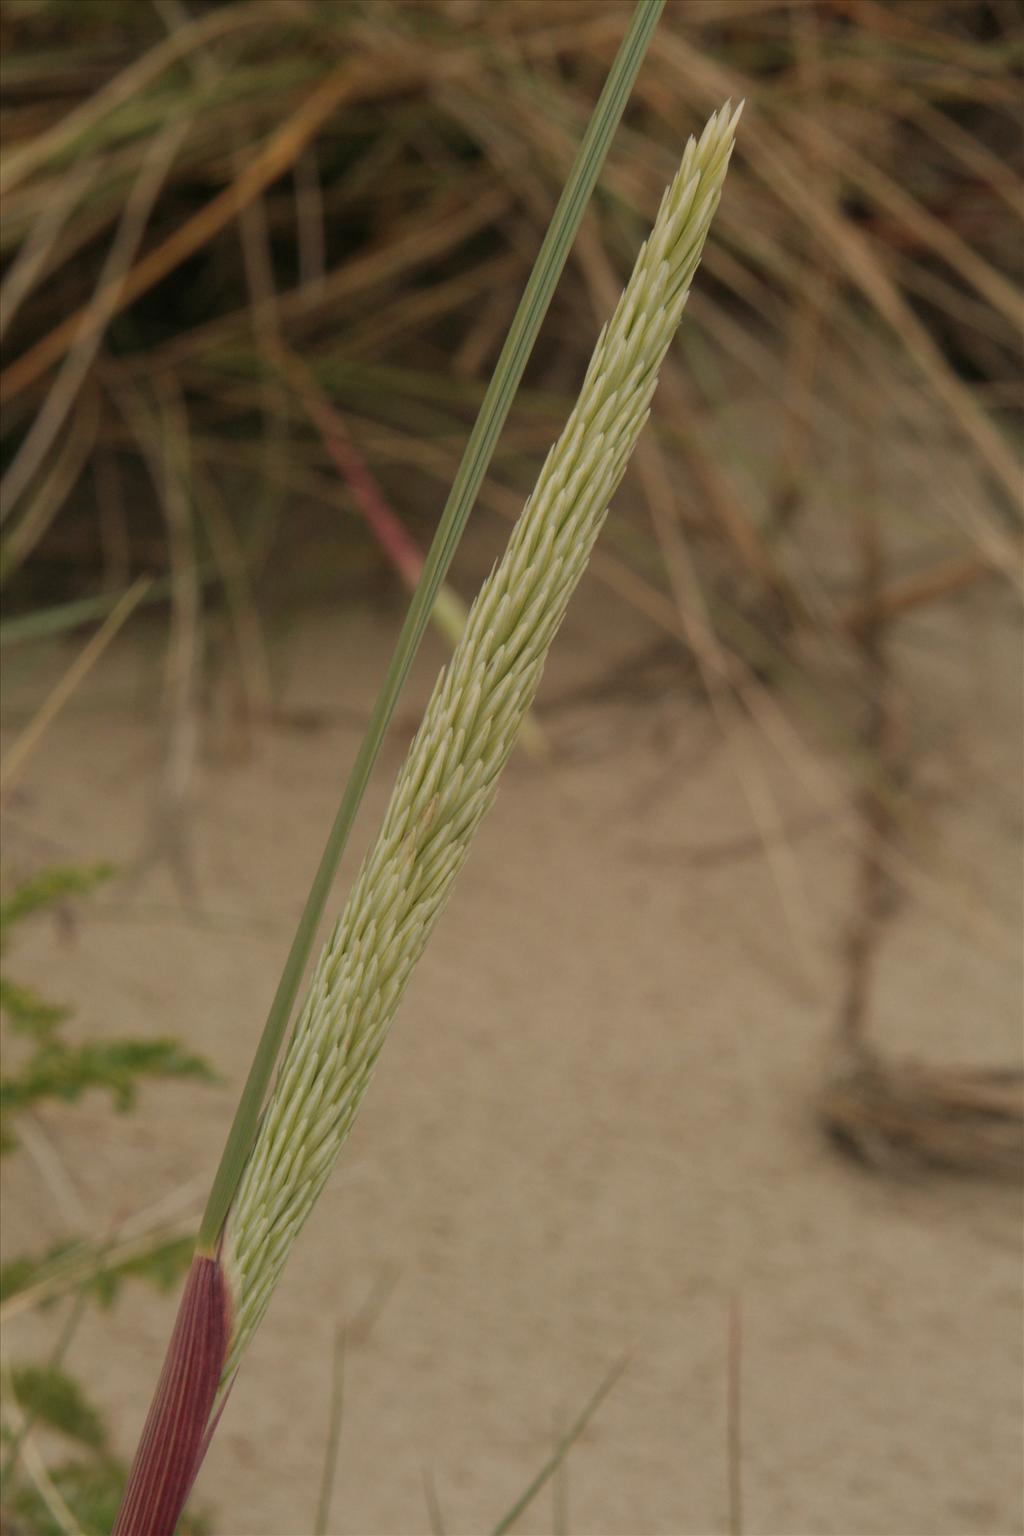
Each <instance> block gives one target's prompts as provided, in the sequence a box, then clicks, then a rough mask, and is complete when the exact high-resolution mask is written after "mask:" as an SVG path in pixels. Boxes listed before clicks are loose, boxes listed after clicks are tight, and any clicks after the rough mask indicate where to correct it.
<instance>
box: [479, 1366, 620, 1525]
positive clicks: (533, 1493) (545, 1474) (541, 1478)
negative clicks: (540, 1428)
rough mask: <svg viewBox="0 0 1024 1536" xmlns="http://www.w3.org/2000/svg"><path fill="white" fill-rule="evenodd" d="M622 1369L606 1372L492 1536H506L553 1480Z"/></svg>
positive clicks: (615, 1367)
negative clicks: (545, 1486)
mask: <svg viewBox="0 0 1024 1536" xmlns="http://www.w3.org/2000/svg"><path fill="white" fill-rule="evenodd" d="M625 1369H626V1361H625V1360H620V1361H619V1364H618V1365H616V1366H613V1367H612V1369H611V1370H610V1371H609V1372H608V1375H607V1376H606V1377H605V1378H604V1380H603V1381H602V1383H601V1385H600V1386H599V1387H598V1389H597V1391H596V1392H595V1393H594V1395H593V1397H592V1398H591V1399H590V1401H589V1402H588V1403H587V1404H586V1406H585V1407H584V1408H583V1409H582V1410H581V1412H580V1413H579V1415H578V1416H577V1418H576V1419H575V1420H574V1422H573V1423H572V1424H571V1425H570V1426H569V1428H568V1429H567V1430H566V1432H565V1434H564V1435H563V1436H562V1438H561V1440H559V1442H558V1444H557V1445H556V1446H555V1449H554V1451H553V1452H552V1454H551V1456H550V1457H549V1458H548V1460H547V1461H546V1462H545V1463H544V1465H543V1466H542V1467H541V1469H540V1471H539V1472H538V1473H537V1476H536V1477H535V1478H534V1479H533V1481H532V1482H531V1483H530V1484H528V1486H527V1487H526V1488H524V1489H523V1491H522V1493H521V1494H520V1495H519V1497H518V1499H516V1501H515V1503H514V1504H513V1505H512V1507H511V1509H509V1510H506V1512H505V1514H504V1515H502V1517H501V1519H500V1520H499V1521H498V1523H497V1525H496V1526H495V1527H494V1530H493V1532H492V1533H491V1536H505V1532H506V1531H509V1530H511V1529H512V1527H513V1525H515V1523H516V1521H517V1520H518V1519H519V1516H520V1515H521V1514H522V1513H523V1510H524V1509H527V1508H528V1507H529V1506H530V1505H531V1504H532V1503H533V1501H534V1499H535V1498H536V1497H537V1495H538V1493H540V1491H541V1489H542V1488H543V1487H544V1484H545V1483H546V1482H547V1481H548V1480H549V1479H550V1478H552V1477H554V1475H555V1473H556V1472H557V1471H558V1469H559V1467H560V1466H561V1465H562V1462H563V1461H564V1460H565V1458H566V1456H567V1455H568V1454H569V1452H570V1450H571V1449H572V1447H573V1446H574V1445H575V1443H576V1441H577V1440H578V1439H579V1437H580V1435H582V1433H583V1431H584V1430H585V1429H586V1427H587V1425H588V1424H589V1423H590V1420H591V1419H592V1418H593V1417H594V1414H595V1413H596V1412H597V1410H598V1408H600V1406H601V1404H602V1403H603V1402H604V1400H605V1398H606V1397H607V1396H608V1393H609V1392H610V1391H611V1389H612V1387H614V1385H615V1383H616V1382H617V1381H618V1379H619V1377H620V1376H621V1375H622V1373H623V1371H624V1370H625Z"/></svg>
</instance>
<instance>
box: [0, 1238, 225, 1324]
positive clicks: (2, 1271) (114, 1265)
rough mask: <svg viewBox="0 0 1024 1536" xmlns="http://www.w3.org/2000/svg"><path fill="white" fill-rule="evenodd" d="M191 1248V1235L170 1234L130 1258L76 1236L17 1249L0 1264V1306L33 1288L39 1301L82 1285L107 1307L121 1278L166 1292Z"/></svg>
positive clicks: (44, 1303)
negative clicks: (37, 1249) (28, 1250)
mask: <svg viewBox="0 0 1024 1536" xmlns="http://www.w3.org/2000/svg"><path fill="white" fill-rule="evenodd" d="M194 1248H195V1239H194V1237H191V1236H189V1237H170V1238H167V1239H165V1240H163V1241H159V1240H158V1241H155V1242H154V1243H153V1245H152V1247H147V1248H145V1249H144V1250H143V1251H142V1252H139V1253H133V1254H131V1256H130V1257H127V1258H116V1257H114V1256H112V1255H111V1254H109V1253H107V1252H105V1251H104V1250H103V1249H102V1248H99V1247H97V1246H96V1244H95V1243H89V1242H86V1241H84V1240H81V1239H75V1240H74V1241H72V1242H62V1243H56V1244H55V1245H54V1246H53V1247H52V1248H48V1249H47V1250H46V1252H45V1253H42V1254H39V1255H37V1256H35V1257H32V1256H29V1255H25V1254H22V1255H19V1257H18V1258H16V1259H11V1260H9V1261H8V1262H7V1263H6V1264H3V1265H0V1306H2V1305H3V1303H4V1302H6V1301H10V1300H11V1299H12V1298H13V1297H15V1296H18V1295H20V1294H21V1293H22V1292H23V1291H29V1290H32V1289H34V1288H36V1287H39V1288H40V1289H41V1290H42V1292H43V1294H44V1297H45V1299H44V1300H42V1301H41V1302H40V1303H39V1304H40V1305H41V1306H47V1305H49V1304H50V1302H51V1301H58V1300H59V1299H60V1298H61V1297H62V1296H67V1295H68V1294H69V1293H70V1292H72V1291H75V1292H81V1291H83V1290H84V1291H85V1292H86V1293H87V1294H88V1295H89V1296H90V1297H91V1298H92V1299H93V1300H94V1301H96V1302H98V1303H99V1305H100V1306H101V1307H109V1306H112V1305H113V1303H114V1302H115V1301H116V1300H117V1298H118V1296H119V1295H120V1293H121V1286H122V1284H123V1282H124V1281H125V1280H145V1281H148V1283H149V1284H150V1285H153V1286H155V1287H156V1289H157V1290H159V1291H170V1290H173V1289H174V1287H175V1285H177V1283H178V1281H179V1280H180V1279H181V1277H182V1275H184V1274H185V1272H186V1271H187V1269H188V1266H189V1264H190V1262H191V1260H192V1252H193V1249H194Z"/></svg>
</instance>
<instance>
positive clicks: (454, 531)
mask: <svg viewBox="0 0 1024 1536" xmlns="http://www.w3.org/2000/svg"><path fill="white" fill-rule="evenodd" d="M664 3H665V0H638V3H637V5H636V8H635V10H634V12H633V15H632V18H631V20H630V24H629V28H628V30H627V32H626V36H625V38H624V39H623V41H622V45H621V47H620V48H619V51H618V54H617V55H616V57H615V62H614V63H613V65H612V68H611V71H610V73H609V75H608V79H607V81H606V82H605V86H604V89H603V91H602V92H601V95H600V98H599V100H598V103H597V106H596V107H595V109H594V113H593V116H592V117H591V120H590V123H589V125H588V127H587V131H586V133H585V135H584V137H583V142H582V143H581V145H580V148H579V151H578V153H577V156H576V160H575V162H574V164H573V167H572V170H571V171H570V173H569V179H568V181H567V182H566V185H565V188H564V190H563V192H562V196H561V198H560V199H559V202H558V206H557V208H556V209H555V213H554V216H553V218H552V221H551V224H550V227H549V228H548V232H547V234H546V236H545V237H544V243H543V245H542V246H541V249H540V253H539V255H538V257H537V260H536V262H535V263H534V267H533V271H532V272H531V274H530V279H529V282H528V283H527V285H526V289H525V292H524V293H523V297H522V299H521V300H520V303H519V308H518V309H517V311H516V314H515V318H514V320H513V321H512V326H511V328H510V330H509V333H508V336H507V338H506V340H505V345H504V347H503V348H502V351H501V356H500V357H499V359H498V363H497V367H496V368H495V371H494V375H493V377H492V379H491V382H490V384H489V386H488V388H487V393H486V395H485V396H484V400H483V404H482V405H481V407H480V414H479V415H478V417H477V420H476V424H475V425H474V427H473V431H472V432H471V434H470V438H469V442H468V443H467V445H466V450H465V453H464V454H463V458H462V463H461V464H460V466H459V470H458V473H457V474H456V477H455V482H454V484H453V485H452V489H451V492H450V494H449V496H448V500H447V503H446V505H445V508H444V512H443V513H442V516H441V521H440V524H439V526H438V530H437V533H436V535H435V537H434V541H433V544H432V545H431V547H430V552H429V554H428V556H427V560H426V564H425V566H424V568H423V574H422V576H421V577H420V582H419V585H418V587H417V588H416V592H415V594H414V596H413V599H412V602H411V603H410V605H409V610H408V612H407V614H406V618H405V623H404V624H403V626H402V631H401V634H400V635H399V638H398V643H397V645H396V647H395V653H394V656H393V657H392V659H391V665H390V667H389V668H388V673H387V676H386V677H385V679H384V684H383V687H382V688H381V691H380V693H379V695H378V697H377V701H376V704H375V705H374V709H373V714H372V716H371V718H370V723H369V726H368V727H367V731H366V735H365V737H364V739H363V742H362V745H361V747H360V749H359V753H358V756H357V757H356V761H355V764H354V766H353V768H352V772H351V774H350V776H349V780H348V784H347V785H346V787H345V792H344V794H343V796H342V799H341V804H340V806H339V808H338V813H337V816H336V817H335V820H334V825H333V826H332V828H331V832H330V836H329V837H328V840H327V846H326V848H325V849H324V852H323V857H322V858H321V860H320V865H319V868H318V869H317V872H316V875H315V877H314V879H313V884H312V886H311V888H310V892H309V896H308V898H307V901H306V906H305V909H304V911H303V913H302V916H301V918H300V919H299V925H298V928H297V930H296V933H295V938H294V940H293V941H292V947H291V950H290V951H289V954H288V958H287V960H286V961H285V965H284V970H283V972H282V974H281V980H280V982H279V984H278V988H277V992H276V993H275V995H274V1000H273V1003H272V1004H271V1008H270V1013H269V1015H268V1017H267V1022H266V1024H265V1025H264V1028H263V1034H262V1036H261V1037H260V1041H259V1045H258V1046H257V1048H256V1054H255V1056H254V1058H253V1064H252V1067H251V1068H250V1071H249V1076H248V1078H247V1080H246V1084H245V1087H244V1089H243V1090H242V1097H241V1100H240V1101H239V1105H238V1109H237V1111H236V1113H235V1118H234V1121H233V1123H232V1126H231V1130H230V1131H229V1133H228V1139H227V1144H226V1146H225V1148H224V1153H223V1156H222V1158H221V1161H220V1166H219V1167H218V1169H217V1173H216V1175H215V1177H214V1181H213V1188H212V1189H211V1191H210V1198H209V1201H208V1203H207V1207H206V1211H205V1213H204V1215H203V1220H202V1225H201V1226H200V1229H199V1245H198V1246H199V1251H200V1252H201V1253H207V1254H209V1253H212V1252H213V1250H214V1248H215V1246H216V1243H217V1239H218V1237H219V1235H220V1232H221V1229H222V1227H223V1225H224V1221H225V1218H226V1217H227V1213H228V1209H229V1207H230V1205H231V1200H232V1197H233V1195H234V1193H235V1190H236V1188H237V1187H238V1180H239V1178H240V1176H241V1172H242V1168H243V1165H244V1163H245V1159H246V1157H247V1156H248V1153H249V1148H250V1146H251V1145H252V1140H253V1136H254V1134H255V1131H256V1125H257V1122H258V1120H259V1115H260V1110H261V1108H262V1105H263V1100H264V1096H265V1094H266V1090H267V1086H268V1084H269V1082H270V1078H271V1074H272V1073H273V1070H274V1065H275V1062H276V1061H277V1057H278V1054H279V1052H280V1048H281V1042H282V1040H283V1039H284V1034H285V1030H286V1029H287V1026H288V1020H289V1018H290V1017H291V1012H292V1008H293V1006H294V1003H295V998H296V996H297V993H298V989H299V985H300V983H301V981H302V976H303V973H304V971H305V969H306V963H307V961H308V959H309V956H310V952H311V950H312V947H313V943H314V940H315V938H316V932H317V929H318V927H319V926H320V920H321V918H322V917H323V913H324V908H325V906H326V903H327V897H328V895H329V893H330V888H331V885H332V883H333V880H334V876H335V874H336V872H337V869H338V865H339V863H340V862H341V856H342V854H343V852H344V849H345V845H346V843H347V842H348V837H349V833H350V832H351V830H352V824H353V822H354V821H355V818H356V813H357V811H358V809H359V805H360V802H361V801H362V798H363V793H364V791H365V789H366V785H367V783H368V781H369V778H370V774H371V772H372V770H373V765H374V763H375V762H376V759H377V754H378V752H379V751H380V746H381V743H382V741H383V739H384V735H385V732H386V731H387V728H388V725H389V723H390V720H391V716H392V714H393V713H394V709H395V705H396V703H397V702H398V697H399V694H400V693H401V690H402V687H403V685H404V683H405V680H406V677H407V676H408V673H409V668H410V666H411V665H412V661H413V658H414V656H415V655H416V651H417V650H418V648H419V644H420V641H421V639H422V637H423V632H424V630H425V628H426V625H427V621H428V619H429V617H430V613H431V610H432V608H433V606H434V600H435V598H436V596H437V592H438V589H439V587H440V585H441V583H442V581H443V580H444V577H445V574H446V572H447V570H448V567H449V565H450V564H451V560H452V556H453V555H454V553H455V550H456V547H457V545H458V542H459V539H460V538H461V536H462V531H463V529H464V528H465V525H466V521H467V519H468V517H469V514H470V511H471V510H472V507H473V503H474V502H475V500H476V495H477V492H478V490H479V488H480V484H481V482H482V480H483V477H484V475H485V474H486V472H487V466H488V465H489V463H490V460H491V456H492V454H493V452H494V448H495V445H496V443H497V440H498V435H499V433H500V432H501V428H502V426H503V424H504V422H505V418H506V416H507V415H508V412H509V408H510V406H511V404H512V400H513V398H514V396H515V392H516V389H517V388H518V385H519V381H520V379H521V378H522V375H523V370H524V368H525V367H526V363H527V359H528V358H529V356H530V353H531V351H532V350H533V344H534V342H535V340H536V338H537V333H538V331H539V330H540V326H541V322H542V321H543V319H544V315H545V314H546V312H547V308H548V305H549V303H550V302H551V296H552V294H553V293H554V290H555V285H556V283H557V282H558V278H559V276H560V275H561V272H562V268H563V267H564V265H565V261H566V258H567V256H568V254H569V248H570V246H571V245H572V242H573V239H574V238H575V235H576V231H577V229H578V228H579V224H580V220H581V219H582V217H583V212H584V209H585V208H586V206H587V203H588V201H589V199H590V195H591V193H592V191H593V189H594V184H595V182H596V181H597V178H598V175H599V174H600V170H601V167H602V165H603V164H604V159H605V155H606V154H607V151H608V146H609V144H610V143H611V138H612V135H613V133H614V132H615V129H616V127H617V125H618V122H619V119H620V117H621V116H622V112H623V109H624V108H625V105H626V102H627V101H628V99H629V95H630V91H631V90H632V87H633V82H634V80H635V79H636V76H637V73H638V71H639V69H640V65H641V63H642V62H643V58H644V55H645V53H646V51H647V46H648V44H649V42H650V40H651V37H652V35H653V32H654V29H655V27H656V25H657V23H658V18H659V17H660V15H661V12H662V9H663V7H664Z"/></svg>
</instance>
